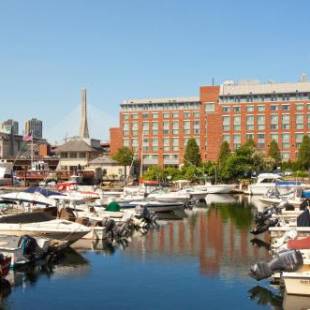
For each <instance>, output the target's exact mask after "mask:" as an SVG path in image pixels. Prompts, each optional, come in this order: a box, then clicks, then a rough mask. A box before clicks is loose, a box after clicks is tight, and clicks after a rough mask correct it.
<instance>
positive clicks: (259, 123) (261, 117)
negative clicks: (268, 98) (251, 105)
mask: <svg viewBox="0 0 310 310" xmlns="http://www.w3.org/2000/svg"><path fill="white" fill-rule="evenodd" d="M257 129H258V130H265V116H264V115H258V116H257Z"/></svg>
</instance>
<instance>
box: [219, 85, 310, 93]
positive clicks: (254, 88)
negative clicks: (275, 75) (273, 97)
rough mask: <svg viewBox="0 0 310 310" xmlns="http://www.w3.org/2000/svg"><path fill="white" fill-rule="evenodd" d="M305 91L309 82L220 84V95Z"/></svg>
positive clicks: (309, 88) (308, 87) (309, 86)
mask: <svg viewBox="0 0 310 310" xmlns="http://www.w3.org/2000/svg"><path fill="white" fill-rule="evenodd" d="M296 92H298V93H307V92H310V82H297V83H266V84H259V83H244V82H243V83H241V84H232V83H226V84H223V85H221V86H220V96H236V95H249V94H256V95H263V94H273V93H278V94H279V93H280V94H285V93H296Z"/></svg>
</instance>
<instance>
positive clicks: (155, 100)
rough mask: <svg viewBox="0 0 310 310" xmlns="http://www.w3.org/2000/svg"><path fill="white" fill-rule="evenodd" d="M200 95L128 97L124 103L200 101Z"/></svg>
mask: <svg viewBox="0 0 310 310" xmlns="http://www.w3.org/2000/svg"><path fill="white" fill-rule="evenodd" d="M199 100H200V99H199V97H169V98H167V97H164V98H144V99H128V100H124V101H123V102H122V104H147V103H183V102H199Z"/></svg>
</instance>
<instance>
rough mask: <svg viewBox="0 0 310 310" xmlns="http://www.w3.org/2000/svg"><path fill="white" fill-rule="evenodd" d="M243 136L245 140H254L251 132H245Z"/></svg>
mask: <svg viewBox="0 0 310 310" xmlns="http://www.w3.org/2000/svg"><path fill="white" fill-rule="evenodd" d="M245 138H246V139H247V140H254V134H253V133H247V134H246V135H245Z"/></svg>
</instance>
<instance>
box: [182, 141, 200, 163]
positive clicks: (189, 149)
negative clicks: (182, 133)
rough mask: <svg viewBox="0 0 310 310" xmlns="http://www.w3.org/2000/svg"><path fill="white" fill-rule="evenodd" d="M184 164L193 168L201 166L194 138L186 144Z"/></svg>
mask: <svg viewBox="0 0 310 310" xmlns="http://www.w3.org/2000/svg"><path fill="white" fill-rule="evenodd" d="M184 164H185V165H194V166H200V164H201V156H200V150H199V146H198V144H197V142H196V139H194V138H190V139H189V140H188V142H187V144H186V149H185V154H184Z"/></svg>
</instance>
